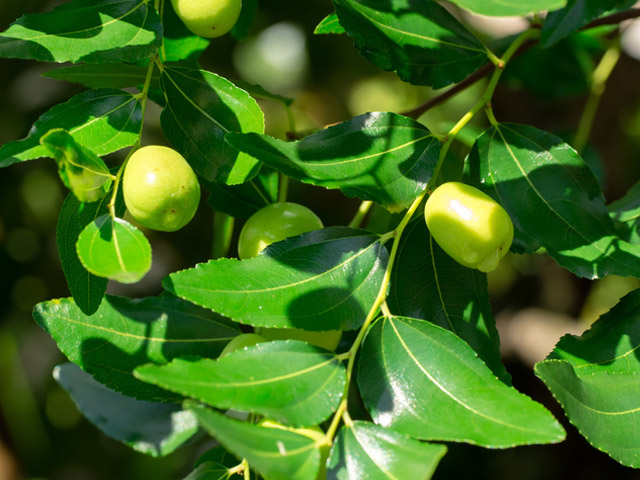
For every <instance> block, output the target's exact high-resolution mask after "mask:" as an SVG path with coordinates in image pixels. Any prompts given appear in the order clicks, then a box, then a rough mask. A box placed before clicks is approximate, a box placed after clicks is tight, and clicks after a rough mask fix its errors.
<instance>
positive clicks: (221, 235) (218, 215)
mask: <svg viewBox="0 0 640 480" xmlns="http://www.w3.org/2000/svg"><path fill="white" fill-rule="evenodd" d="M234 226H235V219H234V218H233V217H232V216H231V215H227V214H226V213H222V212H214V213H213V248H212V252H211V253H212V258H213V259H214V260H215V259H217V258H223V257H227V256H228V255H229V249H230V248H231V239H232V237H233V227H234Z"/></svg>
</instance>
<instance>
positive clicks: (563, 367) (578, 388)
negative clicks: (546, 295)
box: [535, 290, 640, 468]
mask: <svg viewBox="0 0 640 480" xmlns="http://www.w3.org/2000/svg"><path fill="white" fill-rule="evenodd" d="M639 334H640V290H635V291H633V292H631V293H630V294H628V295H627V296H626V297H624V298H623V299H622V300H621V301H620V303H619V304H618V305H616V306H615V307H614V308H613V309H612V310H611V311H610V312H609V313H607V314H605V315H603V316H602V317H601V318H600V319H599V320H598V321H597V322H595V323H594V324H593V326H592V327H591V329H589V330H588V331H587V332H585V333H584V334H583V335H582V336H581V337H575V336H572V335H567V336H565V337H563V338H562V339H560V342H558V344H557V345H556V348H555V349H554V350H553V352H552V353H551V355H549V357H547V360H544V361H542V362H540V363H538V364H537V365H536V367H535V372H536V375H537V376H538V377H540V378H541V379H542V380H543V381H544V383H545V384H546V385H547V387H548V388H549V390H551V393H553V395H554V396H555V397H556V399H557V400H558V401H559V402H560V404H561V405H562V408H564V410H565V413H566V414H567V417H568V418H569V420H570V421H571V423H573V424H574V425H575V426H576V427H577V428H578V430H579V431H580V433H581V434H582V435H583V436H584V437H585V438H586V439H587V440H588V441H589V443H591V444H592V445H593V446H594V447H596V448H597V449H599V450H602V451H603V452H606V453H607V454H609V455H610V456H611V457H612V458H614V459H615V460H617V461H618V462H620V463H622V464H623V465H626V466H628V467H633V468H639V467H640V408H639V407H638V390H639V389H640V375H639V373H640V359H639V358H638V346H639V341H638V339H639V338H640V337H639V336H638V335H639Z"/></svg>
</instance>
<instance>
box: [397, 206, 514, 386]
mask: <svg viewBox="0 0 640 480" xmlns="http://www.w3.org/2000/svg"><path fill="white" fill-rule="evenodd" d="M387 303H388V304H389V308H390V309H391V311H392V312H394V313H395V314H397V315H401V316H404V317H411V318H419V319H422V320H428V321H430V322H432V323H434V324H436V325H438V326H440V327H442V328H446V329H447V330H449V331H451V332H453V333H455V334H456V335H457V336H458V337H460V338H462V339H463V340H464V341H466V342H467V343H468V344H469V345H470V346H471V348H473V349H474V350H475V351H476V353H477V354H478V356H479V357H480V358H481V359H482V360H483V361H484V362H485V363H486V364H487V365H488V366H489V368H491V370H492V371H493V373H494V374H495V375H496V376H497V377H498V378H500V379H501V380H502V381H503V382H504V383H506V384H510V383H511V382H510V376H509V374H508V373H507V370H506V369H505V368H504V365H503V364H502V361H501V358H500V337H499V336H498V331H497V329H496V326H495V320H494V318H493V315H492V313H491V305H490V304H489V295H488V293H487V276H486V274H484V273H482V272H480V271H478V270H475V269H470V268H466V267H463V266H462V265H460V264H459V263H458V262H456V261H455V260H453V259H452V258H451V257H450V256H449V255H447V254H446V253H445V252H444V251H443V250H442V249H441V248H440V247H439V246H438V244H437V243H436V242H435V241H434V240H433V237H432V236H431V234H430V233H429V230H428V229H427V225H426V223H425V221H424V217H423V216H422V215H420V217H419V218H416V219H415V220H414V221H412V222H411V223H410V224H409V225H407V228H406V229H405V232H404V234H403V235H402V239H401V240H400V245H399V246H398V253H397V257H396V262H395V264H394V268H393V271H392V273H391V287H390V289H389V297H388V299H387Z"/></svg>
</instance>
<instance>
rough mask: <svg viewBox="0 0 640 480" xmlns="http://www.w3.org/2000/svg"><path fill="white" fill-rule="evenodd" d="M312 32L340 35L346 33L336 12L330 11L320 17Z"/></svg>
mask: <svg viewBox="0 0 640 480" xmlns="http://www.w3.org/2000/svg"><path fill="white" fill-rule="evenodd" d="M313 33H315V34H316V35H330V34H331V35H342V34H343V33H346V31H345V29H344V28H343V27H342V25H340V20H338V15H337V14H336V13H331V14H329V15H327V16H326V17H325V18H323V19H322V21H321V22H320V23H319V24H318V25H317V26H316V28H315V30H314V31H313Z"/></svg>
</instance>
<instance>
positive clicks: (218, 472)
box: [184, 462, 231, 480]
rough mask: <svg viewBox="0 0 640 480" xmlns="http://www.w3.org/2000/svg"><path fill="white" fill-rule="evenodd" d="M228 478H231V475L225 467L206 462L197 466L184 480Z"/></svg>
mask: <svg viewBox="0 0 640 480" xmlns="http://www.w3.org/2000/svg"><path fill="white" fill-rule="evenodd" d="M229 478H231V473H230V472H229V469H228V468H227V467H225V466H224V465H219V464H217V463H213V462H207V463H203V464H202V465H199V466H198V468H196V469H195V470H194V471H193V472H191V473H190V474H189V475H188V476H186V477H185V478H184V480H227V479H229Z"/></svg>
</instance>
